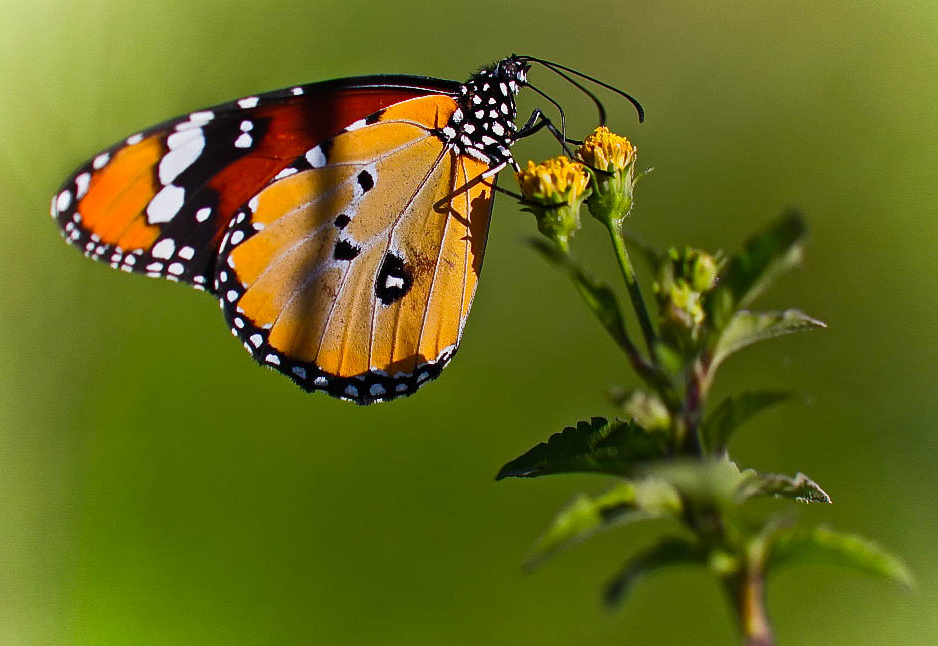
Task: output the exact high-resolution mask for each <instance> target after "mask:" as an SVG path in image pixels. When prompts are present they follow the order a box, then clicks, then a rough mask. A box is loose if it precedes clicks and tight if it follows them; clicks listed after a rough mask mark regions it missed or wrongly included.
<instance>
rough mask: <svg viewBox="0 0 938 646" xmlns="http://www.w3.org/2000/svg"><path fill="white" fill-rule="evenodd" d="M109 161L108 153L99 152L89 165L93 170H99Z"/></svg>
mask: <svg viewBox="0 0 938 646" xmlns="http://www.w3.org/2000/svg"><path fill="white" fill-rule="evenodd" d="M109 161H111V155H110V153H101V154H100V155H98V156H97V157H95V158H94V161H93V162H91V167H92V168H94V169H95V170H101V169H102V168H104V166H105V165H106V164H107V163H108V162H109Z"/></svg>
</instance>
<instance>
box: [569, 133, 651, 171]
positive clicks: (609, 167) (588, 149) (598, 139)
mask: <svg viewBox="0 0 938 646" xmlns="http://www.w3.org/2000/svg"><path fill="white" fill-rule="evenodd" d="M635 153H636V150H635V147H634V146H633V145H632V143H631V142H630V141H629V140H628V139H626V138H625V137H620V136H619V135H617V134H616V133H614V132H612V131H611V130H609V128H607V127H606V126H600V127H598V128H596V130H594V131H593V133H592V134H591V135H590V136H589V137H587V138H586V140H585V141H584V142H583V145H582V146H580V147H579V148H577V150H576V153H574V154H575V155H576V158H577V159H578V160H580V161H581V162H583V163H584V164H586V165H587V166H589V167H590V168H595V169H596V170H602V171H606V172H607V173H615V172H619V171H622V170H624V169H625V168H626V167H627V166H628V165H629V164H632V163H634V162H635Z"/></svg>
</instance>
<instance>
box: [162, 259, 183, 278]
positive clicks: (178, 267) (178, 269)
mask: <svg viewBox="0 0 938 646" xmlns="http://www.w3.org/2000/svg"><path fill="white" fill-rule="evenodd" d="M166 269H167V271H168V272H169V273H171V274H174V275H176V276H179V275H181V274H182V272H183V271H185V267H183V266H182V263H181V262H174V263H173V264H171V265H170V266H169V267H167V268H166Z"/></svg>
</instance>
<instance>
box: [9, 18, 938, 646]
mask: <svg viewBox="0 0 938 646" xmlns="http://www.w3.org/2000/svg"><path fill="white" fill-rule="evenodd" d="M715 5H716V6H715ZM3 8H4V11H3V15H4V21H3V26H2V27H0V65H2V69H3V75H2V77H0V120H2V121H0V122H2V124H3V136H2V139H0V155H2V157H0V164H2V169H3V170H2V172H0V209H2V213H3V218H4V223H3V229H2V233H0V276H2V281H3V282H2V288H0V289H2V296H0V303H2V305H0V366H2V369H0V380H2V381H0V643H3V644H298V643H316V644H453V645H460V644H535V643H537V644H544V645H549V644H570V643H574V642H575V643H579V644H612V643H617V644H622V643H627V644H684V643H688V642H689V641H690V640H691V639H693V642H694V643H696V644H727V643H730V642H731V641H732V639H733V631H732V624H731V616H730V614H729V612H728V611H727V609H726V607H725V605H724V601H723V599H722V598H721V597H719V596H718V595H719V591H718V588H717V586H716V584H715V583H714V582H713V581H711V580H710V579H709V578H708V576H707V575H706V574H704V573H703V572H701V571H696V570H692V569H679V570H673V571H668V572H667V573H664V574H662V575H660V576H656V577H654V578H652V579H649V580H647V581H645V582H643V583H642V585H641V586H639V587H638V588H637V589H636V590H635V593H634V597H633V598H632V600H631V602H630V603H628V604H627V605H626V606H625V607H624V608H623V609H622V610H620V611H618V612H615V613H612V614H610V613H606V612H605V611H603V610H602V608H601V607H600V604H599V600H598V594H597V591H598V587H599V584H600V583H601V582H602V581H604V580H605V578H606V577H607V576H608V575H609V574H611V572H612V571H613V570H614V569H615V568H616V567H618V565H619V564H620V562H621V561H623V560H624V559H625V558H626V557H627V556H628V555H629V554H631V553H633V552H634V551H635V550H636V549H638V548H639V547H640V546H642V545H644V544H646V543H647V542H648V541H649V540H650V539H651V538H652V537H653V536H654V535H655V534H656V533H657V532H659V531H661V530H662V529H663V527H662V526H649V527H646V528H636V529H631V530H626V531H621V532H612V533H610V534H607V535H604V536H602V537H600V538H598V539H595V540H592V541H591V542H589V543H587V544H584V545H581V546H578V547H577V548H576V549H573V550H571V551H569V552H567V553H564V554H562V555H561V556H559V557H558V558H556V559H555V560H554V561H552V562H550V563H548V564H546V565H545V566H544V567H543V568H542V569H541V570H539V571H538V572H536V573H535V574H533V575H530V576H526V575H522V574H521V573H520V572H519V565H520V563H521V561H522V559H523V557H524V555H525V552H526V550H527V548H528V547H529V546H530V545H531V543H532V542H533V540H534V538H535V537H536V535H537V534H538V532H540V531H541V529H542V528H543V527H544V526H545V524H546V523H547V522H548V520H549V518H550V516H551V515H552V514H553V513H554V512H555V511H556V510H557V509H558V508H559V507H560V506H561V505H563V504H564V503H566V502H567V501H568V500H569V499H570V498H571V497H572V496H573V495H574V493H575V492H578V491H587V492H597V491H601V490H603V489H604V488H605V487H606V485H607V482H606V481H605V480H603V479H602V478H595V477H594V478H590V477H585V476H584V477H559V478H554V479H543V480H539V481H538V480H534V481H506V482H500V483H495V482H494V481H493V476H494V474H495V472H496V470H497V468H498V467H499V466H500V465H501V464H502V463H503V462H505V461H507V460H508V459H510V458H513V457H515V456H516V455H518V454H519V453H521V452H522V451H524V450H526V449H527V448H528V447H529V446H530V445H532V444H534V443H535V442H537V441H540V440H542V439H544V438H546V436H547V435H548V434H549V433H551V432H554V431H556V430H559V429H560V428H561V427H562V426H563V425H565V424H568V423H572V422H574V421H576V420H577V419H580V418H584V417H588V416H589V415H592V414H604V415H611V414H614V411H612V410H611V408H610V406H609V405H608V404H607V403H606V402H605V400H604V397H603V392H604V391H605V389H606V388H607V387H608V386H609V385H612V384H622V385H630V384H634V383H635V381H634V379H633V378H632V377H631V376H630V375H629V373H628V372H627V371H626V370H625V368H624V367H623V365H622V362H621V361H620V360H619V357H618V355H617V354H616V352H615V351H614V350H613V345H612V343H611V342H610V341H609V340H608V339H607V338H606V337H605V336H604V334H603V332H602V331H601V329H600V328H599V326H598V325H597V324H596V323H595V321H594V320H592V319H591V317H590V315H589V314H588V313H587V311H586V310H585V309H584V308H583V307H582V306H581V305H580V303H579V301H578V299H577V297H576V295H575V293H574V292H573V290H572V288H571V287H570V286H569V285H567V284H566V283H565V282H564V281H563V280H562V279H561V277H560V276H559V275H558V274H556V273H555V272H554V271H553V270H552V269H550V268H548V267H546V266H545V265H544V263H543V262H542V261H541V260H540V259H539V258H537V257H535V255H534V254H533V253H532V252H530V251H529V250H528V249H527V248H525V247H524V246H523V244H522V240H523V239H524V237H526V236H527V235H529V234H531V233H532V232H533V223H532V221H531V220H530V219H529V216H527V215H523V214H521V213H520V212H519V211H518V209H517V207H515V206H514V205H512V204H510V201H509V200H506V199H502V200H500V203H499V204H498V205H497V207H496V212H495V218H494V221H493V226H492V232H491V237H490V241H489V246H488V254H487V257H486V267H485V272H484V277H483V280H482V283H481V285H480V288H479V292H478V295H477V298H476V303H475V307H474V313H473V316H472V320H471V322H470V323H469V325H468V328H467V332H466V335H465V337H464V340H463V345H462V349H461V351H460V353H459V356H458V357H457V359H456V360H455V361H454V362H453V364H452V366H451V367H450V368H448V369H447V371H446V374H445V376H444V377H443V378H442V379H441V380H439V381H438V382H436V383H434V384H432V385H430V386H428V387H426V388H425V389H424V390H422V391H421V392H420V393H419V394H418V395H417V396H416V397H413V398H410V399H408V400H404V401H399V402H395V403H393V404H385V405H379V406H373V407H368V408H359V407H356V406H353V405H350V404H346V403H343V402H339V401H335V400H331V399H329V398H328V397H325V396H322V395H306V394H304V393H302V392H301V391H300V390H299V389H297V388H295V387H293V386H292V385H291V384H290V383H289V382H288V381H287V380H285V379H284V378H282V377H280V376H278V375H276V374H275V373H273V372H270V371H266V370H262V369H260V368H258V367H256V366H255V365H254V363H253V362H252V361H251V360H250V359H249V357H248V356H247V355H246V354H245V353H244V351H243V350H242V349H241V348H240V347H239V344H238V343H236V342H235V341H234V340H233V339H232V338H231V337H230V336H229V335H228V334H227V332H226V329H225V325H224V323H223V320H222V317H221V316H220V315H219V312H218V308H217V305H216V304H215V303H214V302H213V301H212V299H210V298H207V297H206V296H205V295H203V294H198V293H196V292H194V291H191V290H187V289H184V288H182V287H180V286H178V285H173V284H170V283H168V282H163V281H154V280H146V279H144V278H141V277H138V276H127V275H125V274H121V273H119V272H115V271H112V270H110V269H108V268H107V267H105V266H103V265H97V264H95V263H92V262H90V261H88V260H86V259H84V258H82V257H81V254H79V253H78V252H77V251H76V250H74V249H71V248H68V247H67V246H66V245H65V244H63V243H62V241H61V240H60V239H59V234H58V232H57V231H56V228H55V227H54V225H53V224H52V222H50V220H49V217H48V202H49V198H50V196H51V195H52V193H53V192H54V191H55V190H56V188H57V187H58V185H59V183H60V182H61V181H62V179H63V178H64V177H65V175H66V174H67V173H69V172H71V170H72V169H73V168H74V167H75V166H76V165H77V164H78V163H80V162H83V161H84V160H85V159H87V158H88V157H89V156H90V155H92V154H94V153H95V152H96V151H98V150H99V149H100V148H103V147H105V146H107V145H109V144H111V143H112V142H113V141H116V140H118V139H119V138H121V137H123V136H126V135H127V134H129V133H132V132H135V131H137V130H139V129H140V128H142V127H144V126H147V125H149V124H151V123H155V122H157V121H160V120H162V119H164V118H166V117H169V116H171V115H175V114H178V113H181V112H185V111H188V110H191V109H194V108H198V107H202V106H205V105H211V104H214V103H217V102H220V101H224V100H228V99H231V98H235V97H238V96H242V95H247V94H251V93H256V92H258V91H262V90H269V89H276V88H279V87H282V86H286V85H290V84H295V83H302V82H310V81H314V80H319V79H327V78H333V77H340V76H349V75H358V74H371V73H378V72H397V73H413V74H424V75H431V76H438V77H443V78H454V79H460V80H462V79H464V78H465V77H467V76H468V75H469V74H470V73H471V72H472V71H473V70H474V69H475V68H476V67H477V66H478V65H480V64H483V63H486V62H490V61H491V60H493V59H496V58H499V57H501V56H504V55H506V54H508V53H511V52H513V51H518V52H523V53H529V54H534V55H540V56H544V57H547V58H552V59H554V60H557V61H559V62H563V63H565V64H567V65H571V66H574V67H577V68H579V69H582V70H584V71H586V72H590V73H593V74H596V75H597V76H600V77H601V78H603V79H605V80H606V81H609V82H611V83H614V84H617V85H619V86H621V87H623V88H625V89H627V90H628V91H630V92H632V93H634V94H635V95H636V96H638V97H639V98H640V99H641V100H642V101H643V103H644V105H645V108H646V110H647V112H648V121H647V123H646V124H645V125H642V126H638V125H637V124H636V122H635V117H634V113H633V112H632V111H631V109H630V108H629V106H628V105H626V104H625V103H624V102H616V101H615V100H613V99H612V98H609V100H608V102H607V104H608V106H609V108H610V111H611V124H612V125H613V126H614V127H615V128H616V129H617V130H618V131H620V132H622V133H624V134H627V135H629V137H630V138H632V139H633V141H634V142H635V143H636V144H637V145H638V147H639V159H640V165H642V166H654V167H655V172H654V173H653V174H652V176H651V177H650V178H649V179H647V180H646V181H644V182H643V183H642V184H641V185H640V188H639V192H638V205H637V209H636V211H635V212H634V214H633V218H632V222H631V227H632V230H633V231H636V232H638V233H639V234H640V235H641V236H643V237H644V238H646V239H647V240H649V241H651V242H654V243H656V244H658V245H661V246H664V245H667V244H671V243H683V242H689V243H692V244H694V245H697V246H700V247H704V248H708V249H711V250H713V249H717V248H724V249H727V250H731V249H734V248H736V247H737V246H738V244H739V242H740V241H741V240H742V239H743V237H744V236H745V235H746V234H747V233H748V232H749V231H751V230H752V229H754V228H756V227H757V226H759V225H760V224H762V223H764V222H765V221H766V220H767V219H768V218H770V217H771V216H773V215H775V214H776V213H777V212H779V211H780V210H782V209H783V208H784V207H785V206H788V205H794V206H798V207H801V208H802V209H803V210H804V211H805V212H806V214H807V216H808V218H809V221H810V224H811V226H812V232H813V233H812V240H811V244H810V246H809V248H808V255H807V260H806V263H805V266H804V268H803V269H802V270H800V271H799V272H797V273H795V274H793V275H792V276H789V277H788V278H787V279H785V280H784V281H783V282H782V283H780V284H779V286H778V287H777V288H775V289H774V290H773V291H772V292H771V293H770V294H768V295H767V296H766V297H765V298H764V299H763V300H762V302H761V305H763V306H766V307H785V306H797V307H800V308H803V309H804V310H806V311H807V312H808V313H810V314H812V315H815V316H818V317H820V318H822V319H824V320H826V321H827V322H828V323H829V325H830V327H829V329H828V330H827V331H824V332H819V333H812V334H810V335H805V336H799V337H792V338H787V339H783V340H780V341H777V342H774V344H768V345H766V346H765V347H761V348H759V349H757V350H755V351H752V352H749V354H748V356H747V355H746V354H743V355H741V356H740V357H739V358H735V359H733V360H732V361H731V362H729V364H728V365H727V366H725V368H724V369H723V371H722V374H721V378H720V379H719V380H718V384H717V392H716V393H715V396H719V395H721V394H722V393H726V392H729V391H731V390H736V389H740V388H743V387H746V386H750V387H766V388H792V387H793V388H797V389H798V390H800V391H802V392H803V393H804V394H805V395H806V398H805V400H804V401H803V402H800V403H797V404H790V405H787V406H785V407H782V408H780V409H778V410H776V411H774V412H772V413H768V414H766V415H764V416H762V417H760V418H758V420H757V421H756V422H754V423H751V424H750V425H748V426H747V428H746V429H745V430H744V432H743V433H741V435H740V437H739V438H738V439H737V440H736V442H735V444H734V446H733V450H734V455H735V457H736V458H737V459H738V460H739V461H740V462H741V463H742V464H744V465H746V466H754V467H757V468H761V469H765V470H773V471H780V472H787V473H794V472H795V471H798V470H801V471H804V472H805V473H807V474H809V475H810V476H811V477H813V478H815V479H816V480H817V481H818V482H819V483H820V484H821V485H822V486H823V487H825V489H827V491H828V492H829V493H830V494H831V495H832V496H833V498H834V500H835V504H834V505H833V506H830V507H824V508H814V507H811V508H800V511H801V512H802V513H803V515H804V516H806V517H807V518H808V519H810V520H813V521H816V522H827V523H830V524H831V525H833V526H835V527H837V528H839V529H844V530H852V531H857V532H860V533H863V534H865V535H867V536H869V537H871V538H874V539H876V540H878V541H880V542H881V543H882V544H884V545H885V546H888V547H890V548H892V549H894V550H895V551H896V552H897V553H898V554H900V555H901V556H903V557H904V558H906V559H907V561H908V563H909V565H910V566H911V568H912V570H913V571H914V572H915V573H916V575H917V577H918V579H919V587H918V590H917V591H915V592H913V593H909V592H906V591H903V590H901V589H898V588H896V587H893V586H891V585H889V584H886V583H882V582H879V581H874V580H870V579H865V578H862V577H859V576H855V575H853V574H852V573H849V572H846V571H841V570H837V569H826V568H822V569H811V568H800V569H793V570H790V571H785V572H783V573H779V574H778V576H776V577H775V578H774V579H773V580H772V581H771V584H770V587H769V594H770V597H769V605H770V612H771V614H772V617H773V619H774V620H775V623H776V626H777V632H778V637H779V642H780V643H781V644H803V645H811V644H824V645H825V646H829V645H831V644H880V645H881V644H929V643H936V642H938V613H936V611H935V608H936V607H938V567H936V564H938V555H936V551H935V544H936V539H938V515H936V502H935V499H936V496H935V492H936V489H938V469H936V465H938V440H936V437H938V434H936V419H938V398H936V397H935V387H936V385H938V377H936V370H935V367H934V366H935V365H936V363H938V342H936V340H935V335H936V330H938V298H936V295H938V290H936V280H935V275H936V273H938V254H936V243H938V224H936V216H938V188H936V186H938V183H936V177H938V152H936V151H938V127H936V123H938V47H936V43H938V4H936V3H935V2H909V3H902V4H901V6H900V4H899V3H893V2H857V1H856V0H852V1H849V2H847V1H828V2H821V3H817V2H803V3H798V2H727V3H712V2H647V1H646V2H619V1H611V2H596V3H582V2H581V3H574V4H571V3H562V2H554V1H552V0H550V1H548V0H545V1H542V2H514V3H507V2H503V1H499V0H474V1H473V2H471V3H453V4H448V3H436V4H425V5H424V4H421V3H392V2H375V1H367V0H366V1H351V2H350V1H343V2H330V3H326V2H321V1H315V0H314V1H304V2H289V3H288V2H282V3H253V2H228V3H193V2H189V1H188V0H159V1H153V0H144V1H139V2H135V3H127V2H123V1H117V0H99V1H97V2H94V1H90V0H89V1H82V2H72V1H70V2H48V1H45V2H43V1H36V0H29V1H27V0H4V2H3ZM532 80H534V81H535V82H536V83H538V84H540V85H542V86H544V87H545V88H546V89H549V90H550V91H551V92H553V93H554V94H555V95H556V96H557V97H558V98H561V99H562V101H563V103H564V104H565V106H567V108H568V110H569V115H570V117H571V119H572V124H571V129H572V131H573V132H574V133H579V132H585V131H586V130H587V129H588V128H590V127H591V126H592V125H593V122H592V120H593V119H594V116H593V113H592V112H591V107H590V105H589V103H588V102H587V101H586V100H585V99H584V98H583V97H582V96H581V95H579V94H577V93H576V92H574V91H573V90H571V89H570V88H569V87H564V86H563V85H562V84H558V83H556V82H555V80H554V79H552V78H550V75H549V74H548V73H547V72H545V71H544V70H536V71H535V72H534V76H533V77H532ZM535 99H537V97H536V96H534V95H533V93H530V92H528V93H527V94H525V95H524V96H523V98H522V100H521V110H522V111H525V115H526V114H527V111H530V109H532V108H533V107H534V106H535V105H538V102H537V101H536V100H535ZM555 152H556V145H555V144H554V143H553V142H552V141H551V140H550V138H549V137H548V136H547V135H544V136H543V137H535V138H532V140H529V141H525V142H524V143H522V144H520V145H519V146H518V147H517V148H516V154H517V156H518V157H519V158H520V159H526V158H528V157H534V158H539V157H542V156H546V155H551V154H555ZM507 180H508V178H507V177H506V178H503V181H505V182H507ZM575 250H576V251H577V253H579V254H580V255H581V256H582V257H584V258H587V259H588V260H589V261H590V263H591V264H592V265H593V266H594V267H595V268H596V269H597V271H598V272H599V273H601V274H603V275H606V276H610V277H613V276H614V275H615V274H614V268H613V266H612V263H611V255H610V253H609V251H608V250H607V248H606V246H605V240H604V238H603V236H602V235H601V233H600V232H599V231H598V228H597V227H595V226H587V230H586V231H585V232H584V234H583V235H582V236H581V238H579V239H578V240H577V244H576V245H575Z"/></svg>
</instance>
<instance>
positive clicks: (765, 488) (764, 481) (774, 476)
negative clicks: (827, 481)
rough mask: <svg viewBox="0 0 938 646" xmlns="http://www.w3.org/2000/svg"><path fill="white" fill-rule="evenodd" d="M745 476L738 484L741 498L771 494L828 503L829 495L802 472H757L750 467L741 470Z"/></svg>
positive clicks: (799, 500)
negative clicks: (792, 473) (786, 473)
mask: <svg viewBox="0 0 938 646" xmlns="http://www.w3.org/2000/svg"><path fill="white" fill-rule="evenodd" d="M743 476H744V477H746V481H745V483H744V484H742V485H741V486H740V497H741V499H742V500H748V499H749V498H755V497H756V496H772V497H774V498H789V499H791V500H796V501H798V502H803V503H812V502H820V503H830V502H832V501H831V497H830V496H829V495H827V492H826V491H824V490H823V489H821V487H820V486H819V485H818V484H817V483H816V482H815V481H814V480H812V479H811V478H809V477H808V476H806V475H805V474H803V473H800V472H799V473H797V474H795V476H794V477H792V476H787V475H784V474H780V473H758V472H756V471H754V470H752V469H747V470H746V471H743Z"/></svg>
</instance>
